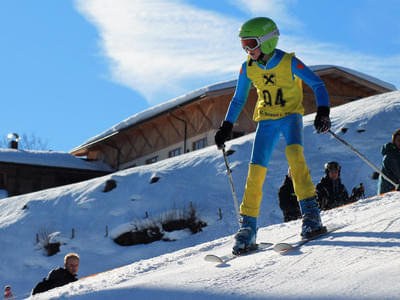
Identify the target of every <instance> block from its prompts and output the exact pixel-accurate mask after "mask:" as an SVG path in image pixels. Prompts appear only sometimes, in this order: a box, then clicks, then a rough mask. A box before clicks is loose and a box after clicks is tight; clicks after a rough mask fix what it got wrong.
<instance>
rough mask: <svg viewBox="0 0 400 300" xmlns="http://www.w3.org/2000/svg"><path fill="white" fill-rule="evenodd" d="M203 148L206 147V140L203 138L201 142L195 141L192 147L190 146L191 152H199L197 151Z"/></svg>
mask: <svg viewBox="0 0 400 300" xmlns="http://www.w3.org/2000/svg"><path fill="white" fill-rule="evenodd" d="M205 147H207V138H203V139H201V140H198V141H195V142H193V145H192V149H193V151H194V150H199V149H202V148H205Z"/></svg>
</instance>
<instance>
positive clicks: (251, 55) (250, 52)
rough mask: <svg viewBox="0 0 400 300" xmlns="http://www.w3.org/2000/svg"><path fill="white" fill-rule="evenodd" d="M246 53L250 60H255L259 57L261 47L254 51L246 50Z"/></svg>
mask: <svg viewBox="0 0 400 300" xmlns="http://www.w3.org/2000/svg"><path fill="white" fill-rule="evenodd" d="M247 53H248V54H249V55H250V57H251V59H253V60H257V59H258V58H259V57H260V55H261V47H258V48H256V49H254V50H248V51H247Z"/></svg>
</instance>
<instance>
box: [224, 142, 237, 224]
mask: <svg viewBox="0 0 400 300" xmlns="http://www.w3.org/2000/svg"><path fill="white" fill-rule="evenodd" d="M222 154H223V156H224V161H225V167H226V172H227V173H228V177H229V182H230V184H231V190H232V197H233V204H234V205H235V210H236V216H237V220H238V223H239V227H240V212H239V204H238V201H237V198H236V193H235V188H234V187H233V179H232V171H231V169H230V168H229V164H228V159H227V156H226V152H225V145H223V146H222Z"/></svg>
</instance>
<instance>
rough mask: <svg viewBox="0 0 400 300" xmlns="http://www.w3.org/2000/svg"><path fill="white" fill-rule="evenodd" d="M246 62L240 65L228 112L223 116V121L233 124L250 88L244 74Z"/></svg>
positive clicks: (249, 81)
mask: <svg viewBox="0 0 400 300" xmlns="http://www.w3.org/2000/svg"><path fill="white" fill-rule="evenodd" d="M246 66H247V62H244V63H243V64H242V67H241V69H240V73H239V78H238V80H237V83H236V90H235V94H234V95H233V98H232V100H231V103H230V104H229V108H228V111H227V113H226V116H225V120H226V121H229V122H231V123H235V122H236V120H237V118H238V117H239V115H240V112H241V111H242V109H243V106H244V105H245V104H246V101H247V96H248V95H249V90H250V87H251V80H250V79H249V78H248V77H247V73H246Z"/></svg>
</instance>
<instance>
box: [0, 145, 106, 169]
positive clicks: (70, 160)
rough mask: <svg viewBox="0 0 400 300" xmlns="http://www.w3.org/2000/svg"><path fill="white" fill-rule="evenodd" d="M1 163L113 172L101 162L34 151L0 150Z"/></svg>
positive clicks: (67, 154) (62, 154)
mask: <svg viewBox="0 0 400 300" xmlns="http://www.w3.org/2000/svg"><path fill="white" fill-rule="evenodd" d="M0 162H6V163H14V164H25V165H35V166H46V167H57V168H67V169H79V170H90V171H104V172H111V171H112V169H111V168H110V167H109V166H108V165H107V164H105V163H103V162H100V161H85V160H83V159H81V158H78V157H76V156H73V155H71V154H69V153H65V152H53V151H33V150H17V149H5V148H0Z"/></svg>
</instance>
